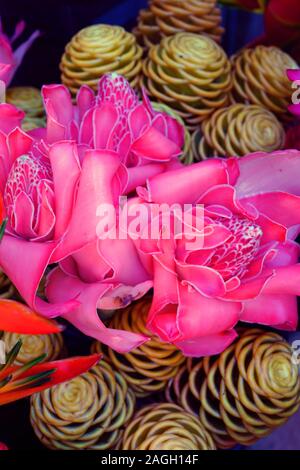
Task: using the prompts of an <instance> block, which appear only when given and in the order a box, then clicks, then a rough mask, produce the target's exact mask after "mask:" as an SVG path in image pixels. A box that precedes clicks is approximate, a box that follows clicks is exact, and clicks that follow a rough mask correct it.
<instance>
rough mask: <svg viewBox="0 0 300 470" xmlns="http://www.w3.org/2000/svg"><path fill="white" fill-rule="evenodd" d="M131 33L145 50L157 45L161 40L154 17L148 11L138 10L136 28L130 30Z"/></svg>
mask: <svg viewBox="0 0 300 470" xmlns="http://www.w3.org/2000/svg"><path fill="white" fill-rule="evenodd" d="M132 33H133V34H134V35H135V37H136V39H137V42H138V43H139V44H140V46H142V47H143V48H144V49H145V50H147V49H149V48H150V47H151V46H154V45H155V44H158V43H159V42H160V40H161V38H162V36H161V33H160V30H159V27H158V26H157V24H156V21H155V16H154V15H153V13H152V12H151V11H150V10H149V9H142V10H140V12H139V15H138V19H137V26H136V27H135V28H134V29H133V30H132Z"/></svg>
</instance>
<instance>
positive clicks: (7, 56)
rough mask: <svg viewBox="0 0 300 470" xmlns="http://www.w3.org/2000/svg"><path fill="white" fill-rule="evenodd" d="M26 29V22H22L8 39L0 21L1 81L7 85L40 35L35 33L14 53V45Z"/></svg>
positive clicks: (37, 32)
mask: <svg viewBox="0 0 300 470" xmlns="http://www.w3.org/2000/svg"><path fill="white" fill-rule="evenodd" d="M24 28H25V23H24V21H20V23H18V24H17V26H16V29H15V32H14V34H13V36H12V37H11V38H8V37H7V36H6V34H5V33H4V32H3V29H2V25H1V20H0V80H2V81H3V82H4V83H5V84H6V85H9V84H10V82H11V80H12V79H13V76H14V74H15V73H16V71H17V68H18V67H19V66H20V64H21V62H22V60H23V57H24V55H25V54H26V52H27V51H28V49H29V48H30V46H31V45H32V43H33V42H34V41H35V40H36V38H37V37H38V36H39V35H40V33H39V31H35V32H34V33H33V34H31V36H30V37H29V39H27V41H25V42H23V43H22V44H21V45H20V46H19V47H18V48H17V49H16V50H15V51H13V49H12V44H13V43H14V41H15V40H16V39H18V37H19V36H20V35H21V34H22V33H23V31H24Z"/></svg>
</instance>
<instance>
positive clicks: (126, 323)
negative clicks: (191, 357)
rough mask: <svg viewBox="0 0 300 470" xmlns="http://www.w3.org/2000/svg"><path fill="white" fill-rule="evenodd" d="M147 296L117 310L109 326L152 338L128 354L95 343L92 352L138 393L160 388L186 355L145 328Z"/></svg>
mask: <svg viewBox="0 0 300 470" xmlns="http://www.w3.org/2000/svg"><path fill="white" fill-rule="evenodd" d="M150 307H151V300H150V299H143V300H141V301H139V302H136V303H134V304H132V305H131V306H130V307H128V308H126V309H125V310H122V311H120V312H118V313H117V314H116V315H115V316H114V317H113V318H112V320H111V322H110V324H109V327H110V328H116V329H122V330H125V331H132V332H134V333H139V334H143V335H146V336H149V337H150V338H151V339H150V341H147V342H146V343H144V344H142V345H141V346H140V347H139V348H136V349H133V350H132V351H131V352H129V353H127V354H119V353H117V352H116V351H114V350H112V349H110V348H108V347H106V346H105V345H102V344H100V343H98V342H95V343H94V344H93V346H92V351H93V352H99V353H100V352H101V353H102V352H103V353H104V355H105V357H106V358H108V360H109V361H110V363H111V364H112V365H113V367H114V368H115V369H116V370H118V371H119V372H120V373H121V374H122V376H123V377H124V378H125V379H126V381H127V382H128V384H129V385H130V387H131V388H132V389H133V390H134V392H135V393H136V395H137V396H146V395H149V394H151V393H154V392H157V391H159V390H163V389H164V388H165V387H166V385H167V382H168V380H169V379H170V378H172V377H175V376H176V374H177V372H178V370H179V368H180V366H181V365H182V364H183V363H184V362H185V360H186V359H185V357H184V356H183V355H182V353H181V352H180V351H179V350H178V349H177V348H176V347H175V346H173V345H172V344H168V343H163V342H162V341H160V340H159V338H157V337H155V336H154V335H152V334H151V333H150V331H149V330H148V329H147V328H146V320H147V315H148V312H149V310H150Z"/></svg>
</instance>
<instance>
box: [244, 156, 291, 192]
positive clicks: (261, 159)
mask: <svg viewBox="0 0 300 470" xmlns="http://www.w3.org/2000/svg"><path fill="white" fill-rule="evenodd" d="M238 163H239V168H240V177H239V178H238V181H237V184H236V186H235V187H236V190H237V193H238V197H239V198H243V197H249V196H254V195H256V194H260V193H266V192H270V191H284V192H288V193H291V194H295V195H297V196H300V179H299V177H298V175H299V171H300V152H298V151H297V150H280V151H278V152H273V153H262V152H257V153H253V154H251V155H247V156H245V157H243V158H240V159H239V160H238ZM258 175H259V177H258Z"/></svg>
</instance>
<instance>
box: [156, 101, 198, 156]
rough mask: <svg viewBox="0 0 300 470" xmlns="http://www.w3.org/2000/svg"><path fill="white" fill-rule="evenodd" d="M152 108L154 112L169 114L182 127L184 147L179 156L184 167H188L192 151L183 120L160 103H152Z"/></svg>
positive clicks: (188, 134) (189, 137) (188, 133)
mask: <svg viewBox="0 0 300 470" xmlns="http://www.w3.org/2000/svg"><path fill="white" fill-rule="evenodd" d="M152 106H153V108H154V109H155V111H159V112H161V113H166V114H169V115H170V116H171V117H173V118H174V119H176V120H177V121H178V122H179V124H181V125H182V126H183V129H184V147H183V149H182V155H181V156H180V160H181V161H182V162H183V163H185V164H186V165H190V164H191V163H193V149H192V141H191V134H190V132H189V130H188V129H187V127H186V125H185V123H184V121H183V119H182V118H181V117H180V116H179V114H178V113H177V112H176V111H174V110H173V109H172V108H170V107H169V106H167V105H165V104H162V103H152Z"/></svg>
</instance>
